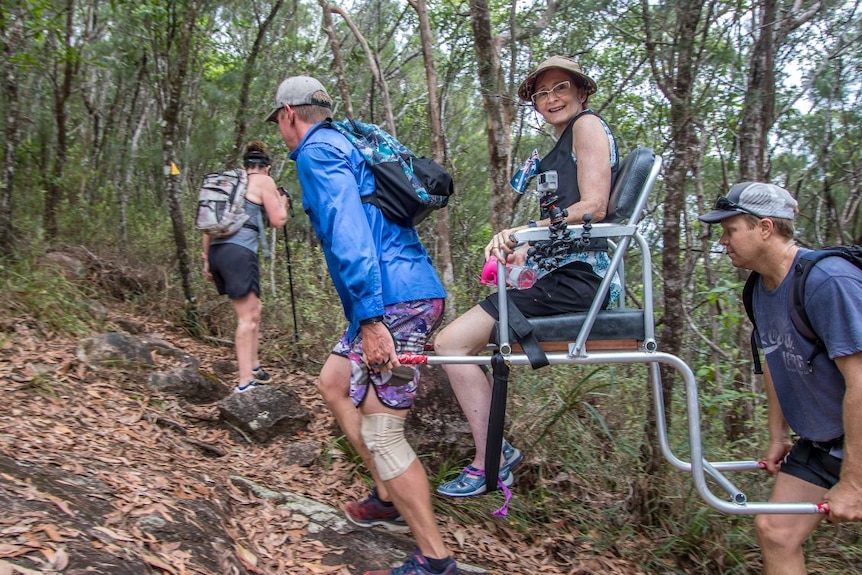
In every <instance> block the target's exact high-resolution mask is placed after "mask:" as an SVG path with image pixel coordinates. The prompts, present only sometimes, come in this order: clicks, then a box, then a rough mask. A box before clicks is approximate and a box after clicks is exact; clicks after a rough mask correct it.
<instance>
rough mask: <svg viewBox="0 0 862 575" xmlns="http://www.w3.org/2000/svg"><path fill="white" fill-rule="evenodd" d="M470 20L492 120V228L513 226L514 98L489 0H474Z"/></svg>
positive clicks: (485, 105) (486, 107)
mask: <svg viewBox="0 0 862 575" xmlns="http://www.w3.org/2000/svg"><path fill="white" fill-rule="evenodd" d="M470 23H471V25H472V27H473V47H474V49H475V51H476V64H477V66H478V68H479V85H480V86H481V90H480V91H481V92H482V106H483V108H484V110H485V117H486V118H487V121H488V125H487V130H488V174H489V177H490V183H491V190H490V191H491V194H490V206H491V229H492V230H494V231H499V230H502V229H505V228H507V227H509V225H510V223H511V219H512V213H513V210H514V194H511V193H509V169H510V166H511V160H510V155H511V142H510V139H509V126H510V125H511V113H510V112H509V110H507V108H506V104H504V102H508V101H510V100H511V98H510V97H509V94H508V93H507V92H506V90H505V88H504V82H503V77H502V71H501V66H500V56H499V53H498V51H497V46H496V44H495V41H494V38H493V36H492V32H491V15H490V11H489V9H488V2H487V1H486V0H471V1H470ZM507 119H508V121H507Z"/></svg>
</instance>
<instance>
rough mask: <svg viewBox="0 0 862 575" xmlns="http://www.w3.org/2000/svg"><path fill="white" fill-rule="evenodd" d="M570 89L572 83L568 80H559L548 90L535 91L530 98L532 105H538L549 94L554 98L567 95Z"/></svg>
mask: <svg viewBox="0 0 862 575" xmlns="http://www.w3.org/2000/svg"><path fill="white" fill-rule="evenodd" d="M571 89H572V83H571V81H569V80H566V81H565V82H560V83H559V84H557V85H555V86H554V87H553V88H551V89H550V90H540V91H539V92H535V93H534V94H533V95H532V96H530V99H531V100H532V101H533V105H534V106H538V105H539V104H542V103H544V102H545V100H547V99H548V98H549V97H550V96H551V94H553V95H554V97H555V98H559V97H561V96H565V95H568V93H569V91H570V90H571Z"/></svg>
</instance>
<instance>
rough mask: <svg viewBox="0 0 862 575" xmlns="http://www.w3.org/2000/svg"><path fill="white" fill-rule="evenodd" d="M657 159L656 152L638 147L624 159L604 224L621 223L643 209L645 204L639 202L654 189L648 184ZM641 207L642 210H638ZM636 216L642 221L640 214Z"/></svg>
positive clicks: (612, 191) (609, 201)
mask: <svg viewBox="0 0 862 575" xmlns="http://www.w3.org/2000/svg"><path fill="white" fill-rule="evenodd" d="M655 157H656V155H655V152H653V151H652V150H650V149H649V148H645V147H643V146H638V147H637V148H635V149H634V150H633V151H632V152H630V153H629V154H628V155H627V156H626V157H625V158H624V159H623V161H622V163H620V167H619V170H617V178H616V181H614V185H613V188H612V189H611V196H610V199H609V200H608V213H607V216H605V219H604V220H603V221H604V222H606V223H609V224H614V223H620V222H623V221H625V220H627V219H629V218H631V217H632V215H633V214H634V212H635V210H636V209H637V210H642V209H643V207H644V205H645V202H642V201H638V200H640V199H642V196H643V194H649V191H650V188H652V186H651V185H647V183H648V181H649V176H650V173H651V172H652V169H653V165H654V163H655ZM643 199H645V198H643ZM639 205H640V208H638V206H639ZM634 215H635V219H636V220H637V219H640V214H634Z"/></svg>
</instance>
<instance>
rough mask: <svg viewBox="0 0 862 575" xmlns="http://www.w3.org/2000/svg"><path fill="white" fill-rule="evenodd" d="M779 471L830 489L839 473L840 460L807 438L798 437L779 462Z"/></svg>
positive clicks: (836, 480)
mask: <svg viewBox="0 0 862 575" xmlns="http://www.w3.org/2000/svg"><path fill="white" fill-rule="evenodd" d="M780 471H781V473H786V474H788V475H792V476H793V477H798V478H799V479H801V480H802V481H807V482H808V483H813V484H814V485H818V486H820V487H823V488H824V489H832V487H833V486H834V485H835V484H836V483H838V478H839V476H840V475H841V460H840V459H839V458H837V457H835V456H834V455H830V454H829V451H828V450H827V449H821V448H819V447H816V446H815V445H814V444H813V443H812V442H811V441H810V440H808V439H800V440H799V441H797V442H796V443H795V444H794V445H793V449H791V450H790V453H788V454H787V455H786V456H785V457H784V461H782V462H781V469H780Z"/></svg>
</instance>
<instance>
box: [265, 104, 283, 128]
mask: <svg viewBox="0 0 862 575" xmlns="http://www.w3.org/2000/svg"><path fill="white" fill-rule="evenodd" d="M283 107H284V106H278V107H277V108H275V109H273V111H272V112H270V113H269V114H268V115H267V116H266V117H265V118H264V119H263V121H264V122H272V123H274V124H278V119H277V118H276V116H277V115H278V111H279V110H281V109H282V108H283Z"/></svg>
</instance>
